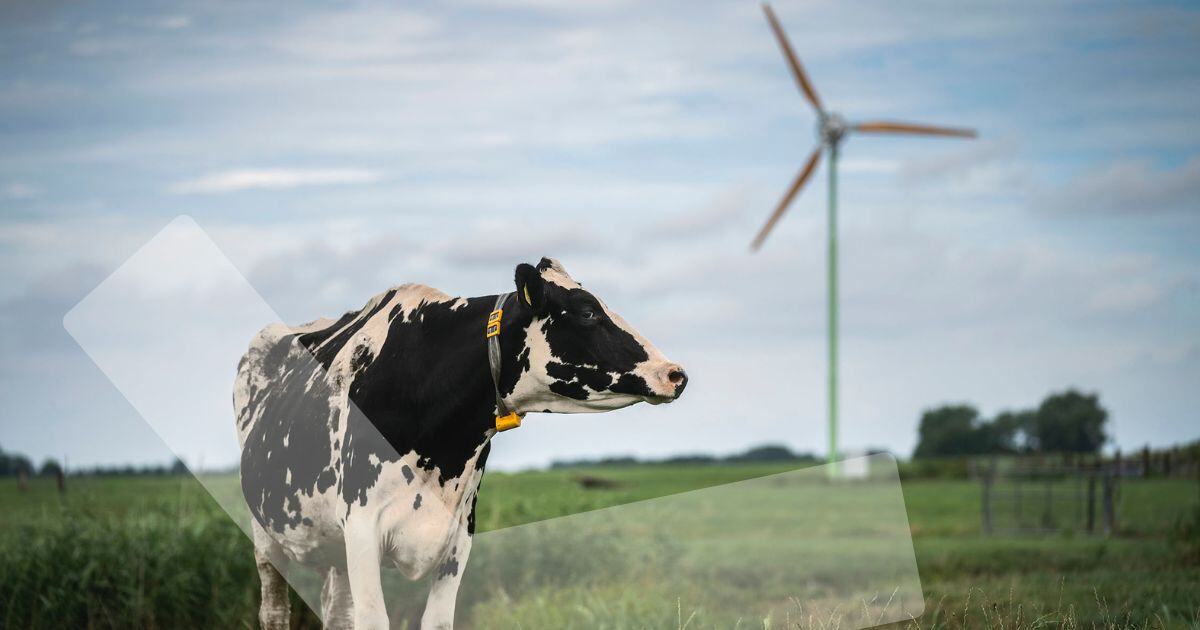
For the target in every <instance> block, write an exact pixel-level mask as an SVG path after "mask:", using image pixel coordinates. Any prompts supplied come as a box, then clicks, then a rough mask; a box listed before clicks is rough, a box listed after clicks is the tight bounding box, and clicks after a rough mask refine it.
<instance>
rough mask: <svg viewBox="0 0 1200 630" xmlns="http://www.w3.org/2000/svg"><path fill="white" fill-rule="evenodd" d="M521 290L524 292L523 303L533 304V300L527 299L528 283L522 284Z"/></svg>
mask: <svg viewBox="0 0 1200 630" xmlns="http://www.w3.org/2000/svg"><path fill="white" fill-rule="evenodd" d="M521 292H522V293H524V294H525V305H526V306H533V300H531V299H529V285H528V284H526V285H522V286H521Z"/></svg>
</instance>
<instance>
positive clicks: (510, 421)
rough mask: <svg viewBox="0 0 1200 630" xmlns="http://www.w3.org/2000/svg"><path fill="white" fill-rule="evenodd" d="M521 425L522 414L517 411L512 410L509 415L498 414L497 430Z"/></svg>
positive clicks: (505, 429)
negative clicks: (519, 414)
mask: <svg viewBox="0 0 1200 630" xmlns="http://www.w3.org/2000/svg"><path fill="white" fill-rule="evenodd" d="M519 426H521V416H518V415H517V412H515V411H514V412H512V413H510V414H508V415H507V416H496V430H497V431H507V430H509V429H515V428H517V427H519Z"/></svg>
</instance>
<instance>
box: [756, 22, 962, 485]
mask: <svg viewBox="0 0 1200 630" xmlns="http://www.w3.org/2000/svg"><path fill="white" fill-rule="evenodd" d="M762 6H763V12H764V13H766V15H767V22H769V23H770V24H771V30H772V31H774V33H775V39H776V41H778V42H779V48H780V49H781V50H782V51H783V57H784V59H785V60H786V61H787V63H788V67H789V68H791V70H792V77H793V78H794V79H796V85H797V87H799V88H800V92H801V93H802V94H804V96H805V98H807V99H808V102H809V103H811V104H812V106H813V108H814V109H816V111H817V137H818V139H819V141H820V143H819V144H818V145H817V147H816V148H815V149H813V152H812V155H810V156H809V158H808V161H807V162H805V163H804V166H803V167H802V168H801V169H800V172H799V173H798V174H797V175H796V178H795V179H794V180H792V185H791V186H790V187H788V189H787V192H786V193H784V195H783V198H782V199H780V200H779V205H777V206H776V207H775V211H774V212H772V213H771V216H770V218H768V219H767V223H766V224H765V225H763V227H762V229H761V230H759V232H758V235H757V236H755V237H754V241H753V242H752V243H751V245H750V249H751V250H752V251H758V249H759V248H760V247H762V244H763V241H765V240H766V239H767V236H768V235H769V234H770V233H771V230H772V229H774V228H775V224H776V223H778V222H779V219H780V218H781V217H782V216H783V213H784V212H786V211H787V208H788V205H789V204H791V203H792V200H793V199H795V198H796V195H797V194H798V193H799V192H800V189H801V188H803V187H804V184H805V183H806V182H807V181H808V179H809V178H810V177H811V176H812V174H813V171H815V170H816V168H817V162H819V161H820V160H821V153H822V152H824V151H827V152H828V153H829V210H828V214H827V221H828V241H827V245H826V247H827V249H826V252H827V255H828V261H827V263H826V264H827V270H828V274H829V277H828V280H827V286H828V289H829V296H828V301H829V304H828V312H827V316H828V325H829V339H828V341H829V394H828V395H829V466H830V467H829V473H830V476H833V477H837V476H838V464H837V456H838V380H837V378H838V247H837V160H838V154H839V153H840V149H841V146H842V142H843V141H845V139H846V137H847V136H848V135H849V134H850V133H868V134H871V133H875V134H910V135H922V136H949V137H956V138H974V137H975V136H976V134H975V131H974V130H973V129H961V128H955V127H937V126H933V125H920V124H914V123H906V122H893V121H884V120H875V121H865V122H858V123H850V122H847V121H846V119H845V118H843V117H842V116H841V115H840V114H838V113H836V112H831V111H827V110H826V109H825V106H824V105H822V104H821V98H820V97H818V96H817V91H816V90H815V89H813V86H812V82H811V81H809V79H808V75H807V74H805V73H804V67H803V66H801V65H800V60H799V59H798V58H796V53H795V52H793V51H792V45H791V43H790V42H788V38H787V35H785V34H784V32H783V27H782V26H780V25H779V20H778V19H777V18H776V17H775V12H774V11H772V10H771V5H769V4H766V3H763V5H762Z"/></svg>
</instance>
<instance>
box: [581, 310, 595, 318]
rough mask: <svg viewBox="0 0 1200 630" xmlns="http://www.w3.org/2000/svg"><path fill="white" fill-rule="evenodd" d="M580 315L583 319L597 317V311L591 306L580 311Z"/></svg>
mask: <svg viewBox="0 0 1200 630" xmlns="http://www.w3.org/2000/svg"><path fill="white" fill-rule="evenodd" d="M579 317H580V318H582V319H596V311H593V310H592V309H590V308H585V309H583V310H582V311H579Z"/></svg>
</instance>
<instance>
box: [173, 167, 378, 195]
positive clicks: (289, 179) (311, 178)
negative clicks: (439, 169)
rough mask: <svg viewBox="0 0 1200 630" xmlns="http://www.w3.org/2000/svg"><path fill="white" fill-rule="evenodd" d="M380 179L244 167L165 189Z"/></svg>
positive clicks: (211, 190)
mask: <svg viewBox="0 0 1200 630" xmlns="http://www.w3.org/2000/svg"><path fill="white" fill-rule="evenodd" d="M380 179H381V175H380V174H379V173H378V172H376V171H369V170H362V169H350V168H334V169H303V168H301V169H287V168H260V169H255V168H246V169H234V170H229V171H221V172H218V173H211V174H208V175H204V176H202V177H198V178H196V179H189V180H184V181H181V182H176V183H174V184H172V185H171V186H170V188H169V189H168V190H169V191H170V192H172V193H174V194H177V195H194V194H219V193H231V192H239V191H243V190H254V189H272V190H278V189H285V188H300V187H304V186H329V185H334V184H370V183H374V182H377V181H379V180H380Z"/></svg>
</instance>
